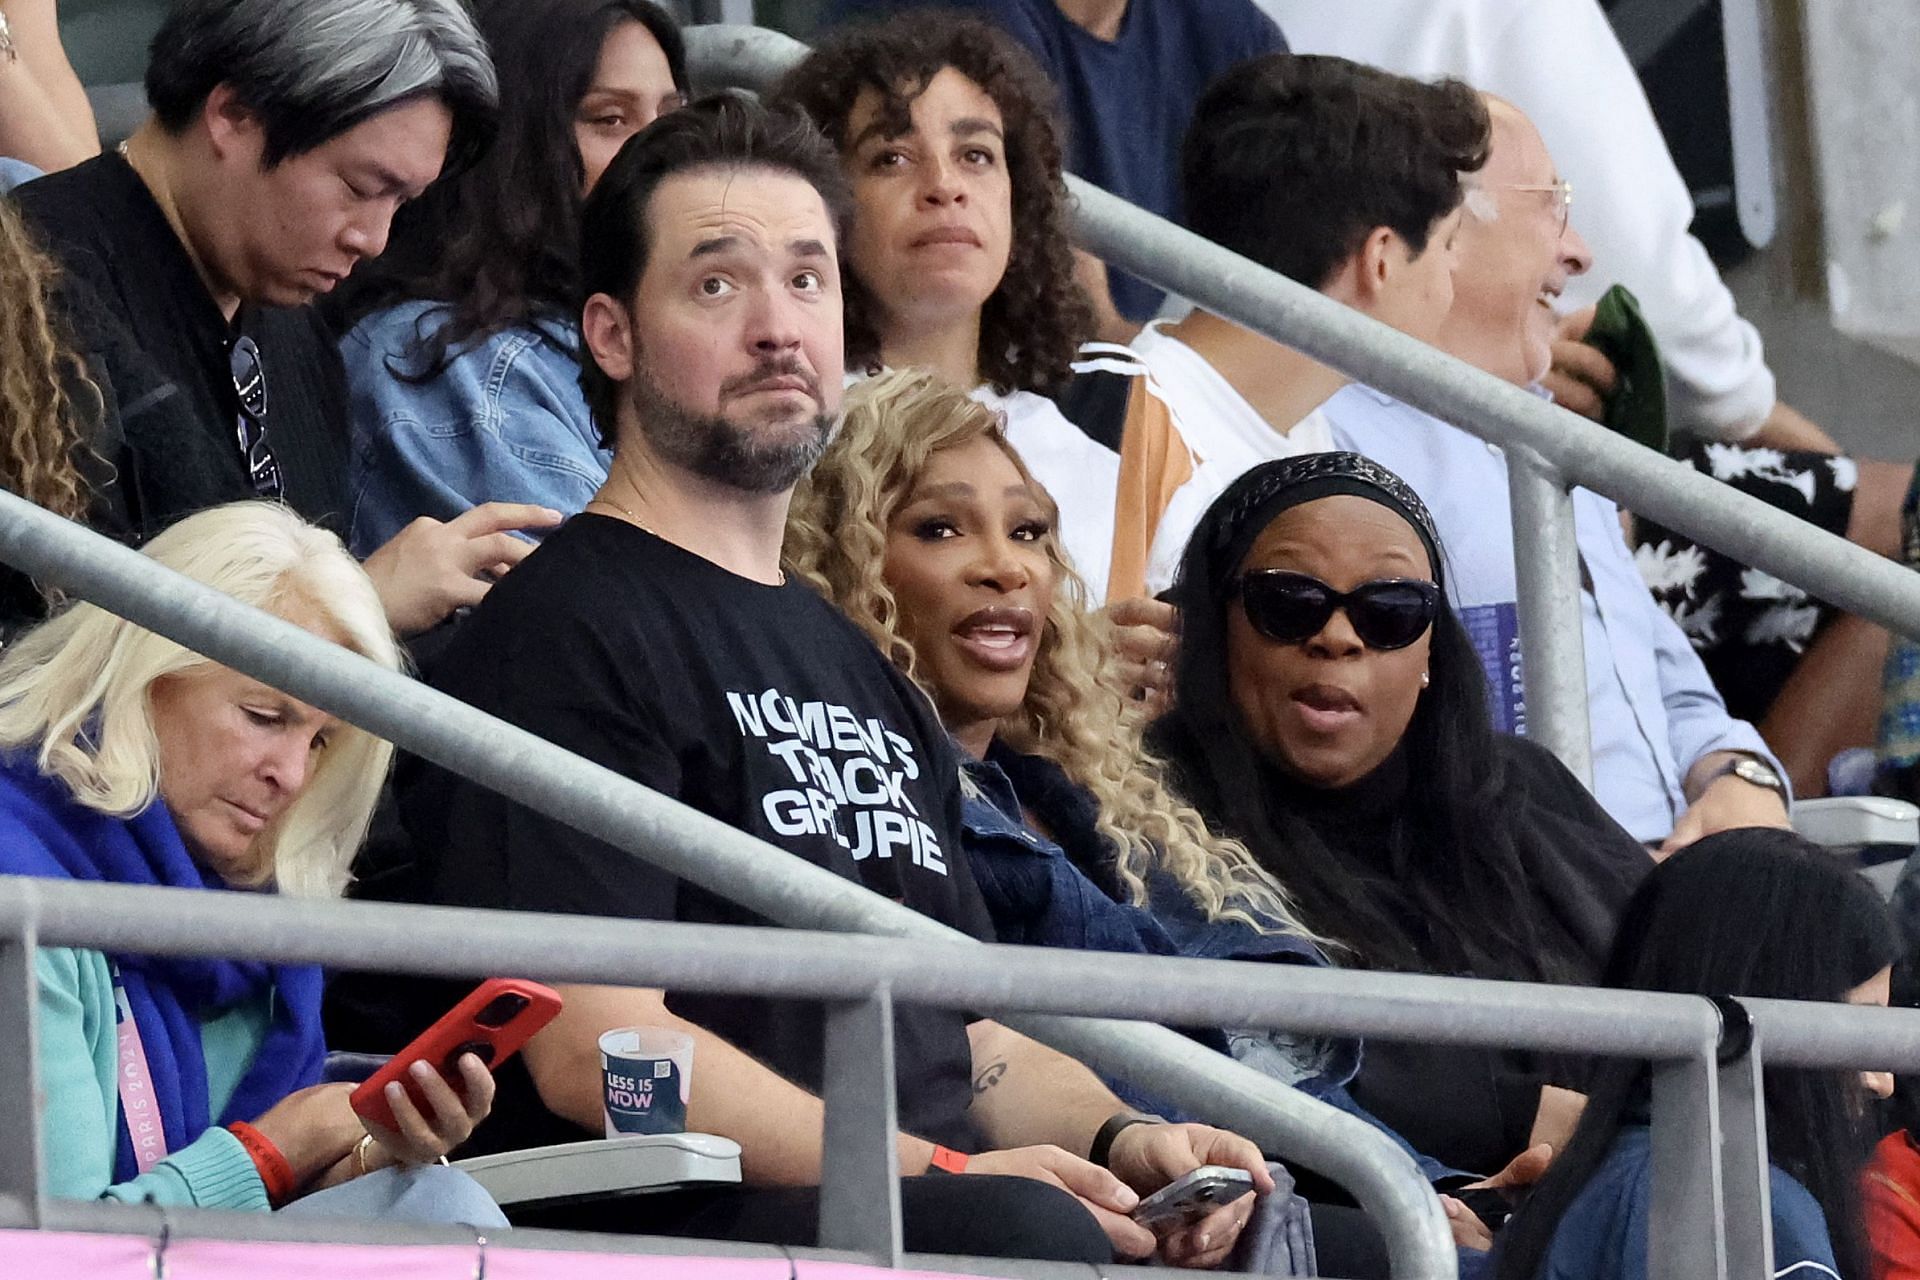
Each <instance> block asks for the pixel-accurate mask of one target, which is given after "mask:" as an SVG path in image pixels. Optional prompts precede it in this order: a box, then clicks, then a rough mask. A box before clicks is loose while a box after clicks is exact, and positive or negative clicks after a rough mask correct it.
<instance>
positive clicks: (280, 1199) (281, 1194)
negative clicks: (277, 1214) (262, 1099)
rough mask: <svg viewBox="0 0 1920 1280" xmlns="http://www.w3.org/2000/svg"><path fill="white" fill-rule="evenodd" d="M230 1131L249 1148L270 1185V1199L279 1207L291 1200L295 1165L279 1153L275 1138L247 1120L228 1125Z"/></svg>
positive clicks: (273, 1204) (255, 1167)
mask: <svg viewBox="0 0 1920 1280" xmlns="http://www.w3.org/2000/svg"><path fill="white" fill-rule="evenodd" d="M227 1132H228V1133H231V1134H232V1135H233V1136H234V1137H236V1138H238V1139H240V1145H241V1146H242V1147H245V1148H246V1151H247V1155H248V1156H249V1157H251V1158H252V1160H253V1167H254V1169H255V1170H256V1171H257V1172H258V1173H259V1174H260V1181H261V1183H262V1185H264V1186H265V1187H266V1189H267V1203H268V1204H270V1205H272V1206H273V1207H274V1208H276V1209H278V1208H279V1207H280V1206H281V1205H283V1204H286V1203H287V1202H288V1201H289V1200H292V1199H293V1193H294V1191H295V1189H296V1188H295V1184H294V1181H293V1166H292V1165H291V1164H288V1163H287V1158H286V1157H285V1156H283V1155H281V1154H280V1148H278V1147H276V1146H274V1145H273V1141H272V1139H270V1138H268V1137H267V1135H266V1134H264V1133H262V1132H260V1131H259V1130H258V1129H256V1128H254V1127H253V1126H252V1125H250V1124H248V1123H247V1122H246V1121H244V1120H236V1121H234V1122H233V1123H232V1124H230V1125H228V1126H227Z"/></svg>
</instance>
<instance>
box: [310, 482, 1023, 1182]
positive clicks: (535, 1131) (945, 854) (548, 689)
mask: <svg viewBox="0 0 1920 1280" xmlns="http://www.w3.org/2000/svg"><path fill="white" fill-rule="evenodd" d="M430 675H431V678H432V680H433V683H434V684H435V685H436V686H438V687H439V688H440V689H442V690H444V691H445V692H447V693H450V694H452V695H453V696H454V697H457V698H461V699H463V700H465V701H467V702H470V703H472V704H474V705H476V706H478V707H480V708H481V709H482V710H485V711H490V712H492V713H494V714H496V715H499V716H501V717H502V718H504V719H506V720H509V721H512V722H513V723H515V724H518V725H521V726H523V727H525V728H527V729H530V730H532V731H533V732H534V733H537V734H539V735H540V736H542V737H544V738H547V739H549V740H550V741H553V742H555V743H558V744H559V745H560V746H563V747H565V748H567V749H568V750H570V751H574V752H577V753H578V754H580V755H583V756H585V757H587V758H588V759H590V760H594V761H597V762H599V763H602V764H605V765H607V766H608V767H609V768H612V769H615V770H617V771H618V772H620V773H623V774H625V775H627V776H628V777H630V778H633V779H636V780H637V781H639V782H642V783H645V784H646V785H647V786H650V787H653V788H654V789H656V790H659V791H662V792H664V793H666V794H668V795H670V796H674V797H676V798H677V799H679V800H681V801H684V802H685V803H687V804H689V805H691V806H693V807H694V808H695V809H698V810H700V811H701V812H703V813H706V814H709V815H711V816H713V817H715V818H718V819H720V820H721V821H722V822H725V823H727V824H728V825H730V826H734V827H738V828H741V829H743V830H745V831H748V832H750V833H752V834H753V835H756V836H759V837H761V838H762V839H765V840H768V841H771V842H772V843H774V844H776V845H778V846H780V847H781V848H783V849H785V850H787V851H788V852H789V853H792V854H793V855H795V856H796V857H800V858H804V859H806V860H807V861H808V862H811V863H814V864H816V865H818V866H822V867H826V868H828V869H829V870H832V871H834V872H836V873H838V874H839V875H842V876H844V877H846V878H847V879H849V880H852V881H855V882H858V883H861V884H864V885H866V886H867V887H868V888H870V889H872V890H874V891H875V892H878V893H882V894H885V895H886V896H887V897H889V898H892V899H894V900H896V901H901V902H904V903H906V905H908V906H910V907H912V908H914V909H915V910H917V911H920V912H922V913H923V914H925V915H928V916H931V917H933V918H934V919H936V920H939V921H941V922H943V923H946V924H949V925H953V926H955V927H956V928H959V929H962V930H964V931H966V932H968V933H970V934H972V935H973V936H975V937H979V938H983V939H991V937H992V926H991V923H990V922H989V921H988V919H987V915H986V909H985V907H984V905H983V904H982V902H981V899H980V894H979V890H978V889H977V887H976V886H975V884H974V881H973V876H972V873H971V871H970V870H969V868H968V865H967V863H966V861H965V855H964V854H963V852H962V850H961V844H960V838H959V831H960V788H959V772H958V762H957V758H956V757H955V755H954V752H953V748H952V745H951V743H950V742H949V741H948V739H947V736H946V733H945V732H944V731H943V730H942V729H941V727H940V723H939V720H938V718H937V716H936V715H935V713H934V711H933V708H932V705H931V704H930V703H929V702H928V701H927V699H926V697H925V696H924V695H923V694H922V693H920V691H919V690H918V689H916V688H915V687H914V686H913V685H912V684H911V683H909V682H908V681H907V680H906V678H905V677H904V676H902V675H901V674H900V673H899V672H898V671H897V670H896V669H895V668H894V666H893V664H892V663H890V662H888V661H887V660H886V658H885V657H883V656H882V655H881V653H880V652H879V650H877V649H876V648H874V646H873V645H872V644H871V643H869V642H868V641H867V639H866V638H865V637H864V636H863V635H861V634H860V632H859V631H858V630H856V629H855V628H854V626H853V624H851V623H850V622H848V621H847V620H846V619H845V618H844V617H842V616H841V615H840V614H839V613H838V612H837V611H836V610H834V609H833V607H832V606H831V605H829V604H827V603H826V602H825V601H824V600H822V599H821V598H820V597H819V596H817V595H816V594H814V593H813V592H812V591H811V590H809V589H808V588H807V587H805V586H803V585H800V584H798V583H789V584H788V585H786V586H781V587H768V586H764V585H761V584H758V583H754V582H752V581H749V580H748V579H745V578H741V577H739V576H737V575H735V574H732V573H729V572H727V571H726V570H724V569H721V568H719V567H718V566H716V565H714V564H712V563H710V562H709V561H707V560H705V559H702V558H701V557H699V556H697V555H694V554H692V553H690V552H688V551H685V550H682V549H681V548H679V547H677V546H674V545H673V544H671V543H668V542H665V541H662V540H661V539H659V538H657V537H655V536H653V535H652V534H650V533H647V532H644V531H642V530H640V529H638V528H636V527H634V526H633V525H630V524H627V523H625V522H622V521H619V520H614V519H610V518H607V517H604V516H599V515H593V514H586V515H578V516H575V517H574V518H573V519H572V520H570V521H568V523H567V524H566V526H565V527H564V528H562V529H560V530H558V531H556V532H555V533H553V534H552V535H551V536H549V537H548V538H547V539H546V541H545V542H544V543H543V544H542V545H541V546H540V548H539V549H538V550H536V551H535V552H534V554H533V555H532V556H531V557H529V558H528V559H527V560H526V561H525V562H523V563H522V564H521V565H520V566H519V567H517V568H516V569H515V570H514V571H513V573H512V574H510V575H508V577H507V578H505V579H504V580H503V581H502V582H501V583H500V585H498V586H496V587H495V588H494V589H493V591H492V592H491V593H490V594H489V595H488V597H487V599H486V601H485V603H483V604H482V605H481V606H480V608H479V609H477V610H476V611H475V612H474V614H473V615H472V617H470V618H469V619H468V620H467V621H466V622H465V623H464V624H463V625H462V626H461V627H460V628H459V629H458V631H457V632H456V634H455V635H454V637H453V639H452V640H451V642H450V643H449V646H448V648H447V650H446V652H445V653H444V654H443V655H442V656H441V658H440V659H439V660H438V661H437V663H436V669H435V670H434V671H432V672H431V673H430ZM397 786H398V792H399V803H400V812H401V818H402V821H403V822H404V823H405V825H406V828H407V830H408V833H409V834H410V836H411V837H412V841H413V844H414V847H415V849H416V850H417V851H418V853H417V858H418V866H417V868H416V871H417V874H416V876H415V877H414V879H413V883H412V887H411V888H410V889H405V890H402V891H401V892H404V893H409V894H411V895H412V896H416V897H419V898H421V899H423V900H426V901H430V902H436V903H444V904H449V905H458V906H471V907H497V908H510V909H516V910H523V911H557V912H569V913H578V914H588V915H606V916H627V917H634V918H640V919H656V920H685V921H698V922H702V923H719V924H764V923H766V921H764V920H763V919H761V918H759V917H756V916H754V915H752V914H750V913H749V912H747V911H745V910H743V909H742V908H739V907H736V906H734V905H733V904H732V903H730V902H728V901H726V900H725V899H723V898H721V897H719V896H717V895H716V894H713V893H710V892H708V891H706V890H704V889H701V888H698V887H696V886H694V885H691V884H688V883H686V882H684V881H681V880H679V879H676V878H675V877H674V876H672V875H669V874H667V873H665V872H662V871H658V870H655V869H653V868H652V867H650V866H648V865H647V864H645V863H643V862H641V861H640V860H638V859H637V858H634V857H631V856H629V855H627V854H625V853H622V852H620V851H619V850H617V849H615V848H613V847H612V846H610V845H607V844H604V843H602V842H601V841H599V840H595V839H592V838H590V837H588V836H584V835H581V834H579V833H577V832H575V831H573V830H572V829H570V828H568V827H566V826H565V825H563V824H561V823H558V822H555V821H553V820H551V819H548V818H545V817H542V816H540V815H538V814H535V813H534V812H532V811H531V810H529V809H526V808H524V807H522V806H520V805H518V804H514V803H512V802H510V801H507V800H504V799H502V798H500V797H499V796H497V795H495V794H493V793H492V792H489V791H488V790H486V789H485V788H483V787H480V786H478V785H476V784H473V783H470V782H468V781H466V780H465V779H462V778H459V777H457V776H456V775H453V774H451V773H448V772H447V771H445V770H442V769H440V768H438V767H436V766H432V765H429V764H426V763H425V762H423V761H420V760H418V759H407V760H404V761H403V762H402V764H401V767H400V771H399V775H398V782H397ZM390 990H391V989H390V988H389V991H390ZM452 994H453V993H452V992H449V991H446V990H445V989H442V990H440V991H439V992H438V993H436V994H435V995H434V996H433V997H432V998H431V999H427V1000H425V1001H423V1002H422V1003H421V1004H419V1005H417V1006H416V1007H414V1008H413V1009H412V1010H411V1011H410V1012H409V1015H408V1016H409V1018H410V1019H411V1020H412V1023H413V1025H411V1026H409V1027H401V1028H396V1029H394V1033H395V1034H394V1036H393V1037H392V1038H396V1039H400V1040H403V1039H404V1037H405V1034H410V1033H412V1032H417V1031H418V1030H419V1028H420V1027H422V1026H424V1025H426V1023H427V1022H429V1021H430V1020H431V1019H432V1018H433V1017H434V1016H436V1015H437V1014H439V1013H440V1012H443V1011H444V1010H445V1008H446V1007H448V1006H449V1005H450V1004H451V1003H452V1000H451V998H450V996H451V995H452ZM668 1005H669V1007H670V1008H671V1009H672V1010H673V1011H674V1012H675V1013H677V1014H679V1015H680V1016H682V1017H685V1018H687V1019H689V1020H691V1021H694V1022H698V1023H700V1024H701V1025H702V1026H704V1027H707V1028H708V1029H710V1030H712V1031H713V1032H715V1033H716V1034H718V1035H720V1036H722V1037H724V1038H725V1039H727V1040H728V1041H730V1042H731V1043H732V1044H734V1045H735V1046H737V1047H739V1048H740V1049H743V1050H744V1051H746V1052H747V1053H749V1054H751V1055H753V1056H754V1057H755V1058H757V1059H759V1060H760V1061H762V1062H764V1063H766V1064H767V1065H768V1066H770V1067H772V1068H773V1069H774V1070H776V1071H778V1072H780V1073H781V1074H782V1075H784V1076H786V1077H787V1078H788V1079H790V1080H793V1081H794V1082H796V1083H798V1084H800V1085H801V1086H803V1087H805V1088H808V1089H813V1090H817V1089H818V1088H819V1087H820V1072H821V1051H822V1040H821V1012H820V1009H819V1007H818V1006H817V1005H814V1004H811V1003H800V1002H794V1001H771V1000H761V999H753V998H746V997H739V996H711V995H697V994H681V993H673V994H670V995H669V997H668ZM894 1022H895V1031H896V1053H897V1055H898V1071H897V1075H898V1081H899V1107H900V1123H901V1126H902V1127H903V1128H905V1129H907V1130H910V1131H912V1132H916V1133H919V1134H921V1135H922V1136H924V1137H927V1138H930V1139H932V1140H934V1141H936V1142H942V1143H945V1144H946V1145H948V1146H953V1147H959V1148H964V1147H967V1146H969V1145H970V1139H969V1130H968V1126H967V1123H966V1111H967V1107H968V1105H969V1103H970V1101H971V1098H972V1094H971V1074H972V1073H971V1066H972V1054H971V1051H970V1049H969V1047H968V1044H967V1035H966V1019H965V1017H964V1016H963V1015H962V1014H960V1013H957V1012H949V1011H939V1010H928V1009H914V1008H902V1009H899V1010H897V1011H896V1012H895V1015H894ZM340 1047H343V1048H362V1047H369V1048H374V1049H387V1050H389V1051H390V1050H391V1049H392V1048H397V1047H398V1044H397V1043H393V1044H375V1045H368V1046H363V1045H358V1044H356V1045H345V1044H342V1045H341V1046H340ZM511 1066H512V1064H509V1069H508V1070H506V1071H503V1072H502V1073H501V1077H500V1088H501V1096H500V1099H499V1101H498V1102H496V1103H495V1106H494V1110H493V1119H492V1120H490V1121H489V1122H488V1124H487V1126H485V1128H486V1130H487V1132H486V1133H484V1134H483V1135H482V1136H481V1137H480V1138H479V1139H478V1141H479V1144H480V1146H481V1148H482V1149H486V1150H501V1149H511V1148H517V1147H522V1146H528V1145H534V1144H537V1143H544V1142H560V1141H570V1140H577V1139H578V1137H579V1136H580V1135H579V1132H578V1130H577V1129H573V1128H571V1127H570V1126H568V1125H566V1124H565V1122H563V1121H560V1120H558V1119H557V1118H555V1117H553V1116H551V1115H550V1114H548V1113H546V1112H545V1111H544V1110H543V1109H542V1108H541V1106H540V1104H539V1101H538V1099H537V1097H536V1096H535V1095H534V1093H533V1091H532V1088H531V1081H530V1080H529V1079H528V1077H527V1075H526V1073H525V1072H524V1070H521V1071H514V1070H512V1069H511ZM699 1069H700V1067H699V1062H698V1060H697V1059H696V1061H695V1063H694V1070H695V1072H696V1073H697V1072H698V1071H699Z"/></svg>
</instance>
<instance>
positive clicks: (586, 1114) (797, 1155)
mask: <svg viewBox="0 0 1920 1280" xmlns="http://www.w3.org/2000/svg"><path fill="white" fill-rule="evenodd" d="M559 991H560V995H561V998H562V999H563V1000H565V1001H566V1005H565V1007H564V1008H562V1009H561V1011H560V1016H559V1017H557V1018H555V1019H554V1020H553V1022H552V1023H551V1024H549V1025H548V1026H547V1028H546V1029H545V1030H543V1031H542V1032H541V1033H540V1034H539V1035H537V1036H535V1037H534V1038H533V1039H532V1040H530V1041H529V1042H528V1043H527V1047H526V1049H525V1050H524V1053H525V1055H526V1062H527V1070H528V1072H529V1073H530V1074H531V1075H532V1076H533V1083H534V1087H535V1088H536V1089H537V1090H538V1091H539V1093H540V1100H541V1102H543V1103H545V1104H546V1107H547V1109H548V1110H549V1111H552V1112H553V1113H554V1114H555V1115H558V1116H562V1117H565V1118H566V1119H568V1120H571V1121H572V1122H573V1123H574V1124H577V1125H579V1126H580V1127H581V1128H582V1129H584V1130H587V1131H588V1132H590V1133H594V1134H598V1133H600V1132H602V1115H603V1108H604V1104H605V1098H604V1089H603V1086H602V1081H601V1067H600V1036H601V1034H602V1033H603V1032H606V1031H609V1030H611V1029H612V1028H614V1027H630V1026H649V1027H665V1028H669V1029H671V1030H674V1031H681V1032H685V1033H686V1034H687V1035H690V1036H692V1037H693V1073H692V1076H693V1079H692V1083H691V1087H690V1092H689V1096H688V1099H687V1128H688V1129H689V1130H691V1131H693V1132H696V1133H714V1134H719V1135H721V1136H722V1137H727V1138H732V1139H733V1140H734V1141H735V1142H738V1143H739V1144H740V1173H741V1176H742V1178H743V1179H744V1180H745V1181H746V1182H748V1183H751V1184H754V1185H757V1186H786V1187H805V1186H815V1185H817V1184H818V1183H819V1181H820V1153H821V1132H822V1124H823V1121H824V1119H825V1116H826V1109H825V1106H824V1105H823V1104H822V1103H821V1101H820V1099H819V1098H817V1097H815V1096H814V1095H813V1094H811V1093H808V1092H807V1091H806V1090H805V1089H802V1088H801V1087H800V1086H799V1085H796V1084H794V1083H793V1082H792V1081H790V1080H788V1079H786V1078H785V1077H784V1076H782V1075H780V1074H779V1073H778V1072H776V1071H774V1070H773V1069H772V1068H770V1067H767V1066H765V1065H764V1064H762V1063H760V1062H759V1061H757V1060H755V1059H754V1058H752V1057H750V1056H749V1055H747V1054H745V1053H743V1052H741V1051H740V1050H739V1049H737V1048H735V1047H734V1046H733V1045H731V1044H729V1043H728V1042H727V1041H726V1040H723V1039H722V1038H720V1037H719V1036H716V1035H714V1034H713V1033H712V1032H711V1031H708V1030H707V1029H706V1028H705V1027H702V1026H700V1025H698V1024H697V1023H692V1022H688V1021H687V1020H686V1019H685V1018H681V1017H678V1016H677V1015H675V1014H673V1013H671V1012H669V1011H668V1009H667V1005H666V996H665V993H664V992H661V991H658V990H648V989H644V988H637V987H591V986H566V987H561V988H559ZM932 1158H933V1144H932V1143H930V1142H927V1141H925V1140H924V1139H921V1138H916V1137H913V1136H912V1135H911V1134H905V1133H903V1134H901V1135H900V1172H901V1173H902V1174H903V1175H905V1176H908V1177H911V1176H913V1175H916V1174H922V1173H925V1172H926V1171H927V1166H928V1164H929V1163H930V1162H931V1160H932Z"/></svg>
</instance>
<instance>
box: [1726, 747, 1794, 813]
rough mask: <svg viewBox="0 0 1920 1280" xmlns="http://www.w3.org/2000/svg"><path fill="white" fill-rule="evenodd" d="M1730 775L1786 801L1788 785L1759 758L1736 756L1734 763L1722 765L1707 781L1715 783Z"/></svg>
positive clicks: (1770, 766)
mask: <svg viewBox="0 0 1920 1280" xmlns="http://www.w3.org/2000/svg"><path fill="white" fill-rule="evenodd" d="M1728 774H1732V775H1733V776H1734V777H1736V778H1738V779H1740V781H1742V782H1748V783H1752V784H1753V785H1754V786H1756V787H1761V788H1764V789H1765V790H1768V791H1771V792H1773V793H1774V794H1775V795H1777V796H1779V797H1780V799H1781V801H1782V802H1783V803H1784V802H1785V801H1786V798H1787V784H1786V781H1785V779H1783V778H1781V776H1780V775H1779V774H1778V773H1775V772H1774V769H1773V766H1772V765H1770V764H1768V763H1767V762H1766V761H1765V760H1762V759H1760V758H1759V757H1758V756H1735V757H1734V759H1733V761H1732V763H1730V764H1726V765H1722V766H1721V767H1720V768H1719V769H1718V770H1716V771H1715V772H1714V775H1713V777H1711V778H1708V779H1707V781H1708V782H1714V781H1716V780H1718V779H1720V778H1724V777H1726V776H1727V775H1728Z"/></svg>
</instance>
